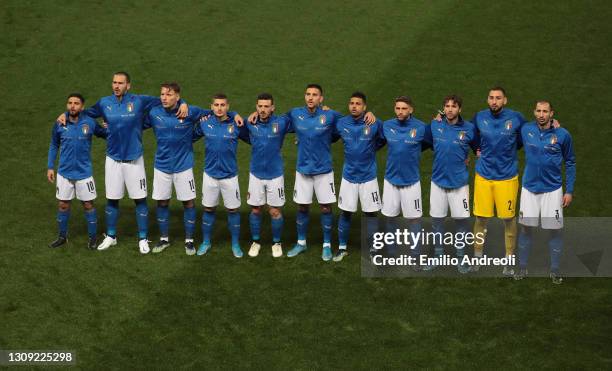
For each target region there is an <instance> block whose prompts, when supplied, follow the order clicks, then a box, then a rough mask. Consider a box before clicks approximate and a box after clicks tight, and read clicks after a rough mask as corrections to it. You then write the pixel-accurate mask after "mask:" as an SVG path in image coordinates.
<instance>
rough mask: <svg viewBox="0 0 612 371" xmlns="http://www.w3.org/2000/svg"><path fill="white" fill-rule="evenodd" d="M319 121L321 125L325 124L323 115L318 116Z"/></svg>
mask: <svg viewBox="0 0 612 371" xmlns="http://www.w3.org/2000/svg"><path fill="white" fill-rule="evenodd" d="M319 122H320V123H321V125H325V115H321V116H319Z"/></svg>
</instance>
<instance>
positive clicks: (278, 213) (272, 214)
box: [268, 207, 282, 219]
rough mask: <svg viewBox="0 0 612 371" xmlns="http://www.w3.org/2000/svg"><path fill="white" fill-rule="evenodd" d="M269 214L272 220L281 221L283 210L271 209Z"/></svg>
mask: <svg viewBox="0 0 612 371" xmlns="http://www.w3.org/2000/svg"><path fill="white" fill-rule="evenodd" d="M268 213H270V217H271V218H272V219H279V218H280V217H281V216H282V214H281V210H280V209H279V208H278V207H270V210H269V211H268Z"/></svg>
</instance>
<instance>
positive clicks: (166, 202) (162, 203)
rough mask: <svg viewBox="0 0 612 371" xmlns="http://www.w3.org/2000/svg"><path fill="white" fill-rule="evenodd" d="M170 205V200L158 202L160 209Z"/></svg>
mask: <svg viewBox="0 0 612 371" xmlns="http://www.w3.org/2000/svg"><path fill="white" fill-rule="evenodd" d="M169 203H170V200H158V201H157V206H159V207H167V206H168V204H169Z"/></svg>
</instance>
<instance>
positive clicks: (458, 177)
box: [425, 95, 479, 273]
mask: <svg viewBox="0 0 612 371" xmlns="http://www.w3.org/2000/svg"><path fill="white" fill-rule="evenodd" d="M462 105H463V100H462V99H461V97H459V96H457V95H448V96H446V97H445V98H444V102H443V107H444V116H443V117H442V119H441V121H437V120H432V121H431V125H430V126H429V127H428V130H429V131H430V132H431V137H432V140H433V150H434V159H433V170H432V174H431V192H430V196H429V215H430V216H431V218H432V229H433V231H434V232H435V233H436V236H437V238H435V239H434V242H435V249H434V255H435V256H436V257H441V256H442V255H443V254H444V247H443V245H442V238H441V236H443V235H444V219H445V218H446V216H447V215H448V210H449V208H450V215H451V218H453V219H454V221H455V227H456V236H459V235H463V236H465V233H467V232H468V229H469V217H470V206H469V202H470V187H469V184H468V177H469V169H468V166H467V160H468V158H469V152H470V148H471V149H472V150H473V151H474V152H476V150H477V148H478V142H479V139H478V133H477V131H476V127H475V126H474V124H472V123H471V122H469V121H464V120H463V118H462V117H461V106H462ZM438 236H440V237H438ZM455 248H456V254H457V257H458V258H459V259H461V258H462V257H463V256H464V248H465V241H457V242H456V244H455ZM436 267H437V265H436V264H429V265H427V266H426V267H425V270H432V269H434V268H436ZM457 268H458V270H459V272H460V273H467V272H468V271H469V266H467V265H459V266H458V267H457Z"/></svg>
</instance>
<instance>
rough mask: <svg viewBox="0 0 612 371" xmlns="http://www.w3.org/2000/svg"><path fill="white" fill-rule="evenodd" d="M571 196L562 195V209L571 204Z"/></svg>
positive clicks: (569, 194) (568, 194)
mask: <svg viewBox="0 0 612 371" xmlns="http://www.w3.org/2000/svg"><path fill="white" fill-rule="evenodd" d="M572 198H573V197H572V194H571V193H566V194H564V195H563V207H568V206H569V205H570V204H571V203H572Z"/></svg>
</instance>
